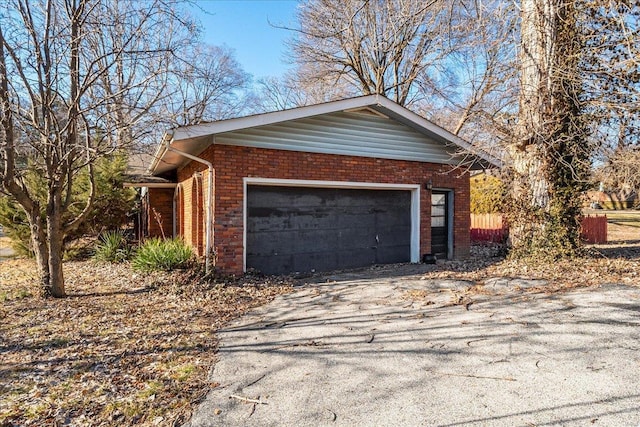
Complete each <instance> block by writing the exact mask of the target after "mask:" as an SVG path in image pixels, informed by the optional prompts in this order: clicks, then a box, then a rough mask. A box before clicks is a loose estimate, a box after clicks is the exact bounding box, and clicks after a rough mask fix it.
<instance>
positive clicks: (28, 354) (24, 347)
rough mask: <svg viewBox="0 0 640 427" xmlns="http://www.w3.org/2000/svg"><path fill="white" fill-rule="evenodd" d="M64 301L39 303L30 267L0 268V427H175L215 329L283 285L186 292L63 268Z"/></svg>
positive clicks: (110, 272) (188, 282)
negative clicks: (171, 426) (64, 426)
mask: <svg viewBox="0 0 640 427" xmlns="http://www.w3.org/2000/svg"><path fill="white" fill-rule="evenodd" d="M65 274H66V277H67V291H68V293H69V297H68V298H66V299H62V300H53V299H41V298H39V297H37V295H38V292H37V288H36V286H35V283H36V277H35V274H34V265H33V262H32V261H30V260H24V259H13V260H7V261H3V262H2V264H0V395H1V396H2V399H0V425H2V426H10V425H16V426H17V425H20V426H23V425H38V426H39V425H74V426H83V425H87V426H94V425H132V424H137V425H174V424H175V423H180V422H183V421H185V420H186V419H188V417H189V414H190V411H191V408H192V406H193V404H194V403H195V402H196V401H197V400H198V399H199V398H200V397H201V396H202V395H203V394H204V393H205V392H206V390H208V388H209V386H210V385H209V384H208V382H207V374H208V370H209V368H210V367H211V365H212V364H213V362H214V357H215V349H216V344H217V341H216V337H215V331H216V329H217V328H219V327H220V326H222V325H223V324H225V323H226V322H227V321H229V320H230V319H232V318H234V317H237V316H240V315H241V314H243V313H244V312H246V311H247V310H249V309H251V308H252V307H255V306H257V305H260V304H264V303H265V302H267V301H270V300H271V299H272V298H273V297H274V296H275V295H277V294H280V293H283V292H288V291H289V290H290V289H291V287H290V285H289V284H287V283H284V282H282V283H270V282H264V281H245V282H244V283H240V282H237V281H235V282H233V283H228V284H226V285H223V284H215V285H203V284H200V285H198V284H194V280H193V277H190V276H189V275H187V274H184V273H182V274H172V275H168V274H162V275H160V274H158V275H144V276H142V275H138V274H135V273H133V272H132V271H131V270H130V269H129V267H128V266H126V265H111V264H96V263H93V262H70V263H66V265H65Z"/></svg>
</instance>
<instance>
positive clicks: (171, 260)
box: [131, 238, 193, 271]
mask: <svg viewBox="0 0 640 427" xmlns="http://www.w3.org/2000/svg"><path fill="white" fill-rule="evenodd" d="M192 260H193V250H192V249H191V247H189V246H188V245H187V244H185V243H184V242H183V241H182V240H180V239H166V240H165V239H159V238H152V239H149V240H146V241H145V242H144V243H143V244H142V246H140V247H139V248H138V250H137V251H136V254H135V256H134V257H133V260H132V261H131V264H132V266H133V268H134V269H135V270H138V271H171V270H176V269H180V268H186V267H188V266H189V264H190V263H191V261H192Z"/></svg>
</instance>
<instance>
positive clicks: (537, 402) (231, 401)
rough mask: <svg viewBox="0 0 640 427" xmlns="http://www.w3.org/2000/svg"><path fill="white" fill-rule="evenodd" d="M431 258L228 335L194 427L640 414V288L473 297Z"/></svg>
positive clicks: (320, 290) (312, 290) (553, 421)
mask: <svg viewBox="0 0 640 427" xmlns="http://www.w3.org/2000/svg"><path fill="white" fill-rule="evenodd" d="M417 267H420V266H400V267H398V268H397V269H395V271H389V272H388V273H385V274H371V273H370V272H351V273H345V274H342V275H328V276H324V277H322V278H318V279H317V280H315V283H314V284H310V285H306V286H304V287H302V288H301V289H300V290H299V291H297V292H295V293H293V294H290V295H285V296H281V297H278V298H277V299H276V300H275V301H273V302H272V303H270V304H268V305H266V306H264V307H261V308H260V309H259V310H258V311H256V312H254V313H253V314H252V315H250V316H246V317H244V318H243V319H241V320H239V321H238V322H236V323H234V324H232V325H230V326H229V327H228V328H226V329H225V330H223V331H221V332H220V334H219V337H220V340H221V343H220V349H219V354H218V357H219V361H218V363H217V364H216V365H215V366H214V368H213V370H212V373H211V380H212V382H214V383H216V384H218V385H217V387H215V388H213V389H212V391H211V392H210V393H209V395H208V396H207V398H206V400H205V401H204V402H203V403H202V404H201V406H200V407H199V408H198V409H197V411H196V412H195V413H194V416H193V418H192V420H191V425H193V426H209V425H256V426H258V425H259V426H269V425H273V426H276V425H278V426H279V425H296V426H303V425H314V426H315V425H336V426H392V425H398V426H413V425H429V426H431V425H441V426H458V425H492V426H493V425H504V426H512V425H557V424H561V425H638V424H639V423H640V410H639V409H638V408H640V393H639V392H638V388H637V377H638V374H639V373H640V352H639V350H640V328H639V326H640V309H639V307H640V306H639V304H638V301H640V299H639V298H640V289H638V288H630V287H623V286H615V285H610V286H603V287H601V288H583V289H579V290H573V291H571V292H567V293H557V294H554V295H545V294H535V293H529V292H525V291H515V288H516V284H515V283H514V284H513V286H511V287H509V284H508V283H507V284H506V285H505V286H502V287H501V288H500V292H496V291H494V292H488V291H487V292H480V293H478V292H475V293H469V292H468V290H469V288H470V286H471V285H472V283H469V282H464V281H455V280H432V279H429V280H426V279H422V275H421V274H420V273H421V271H420V270H419V269H418V270H416V268H417ZM421 268H424V267H421ZM505 280H507V279H505ZM518 283H519V284H520V285H521V284H522V281H520V282H518ZM416 295H417V296H419V297H416ZM461 298H463V299H466V300H465V301H467V303H466V304H464V303H461Z"/></svg>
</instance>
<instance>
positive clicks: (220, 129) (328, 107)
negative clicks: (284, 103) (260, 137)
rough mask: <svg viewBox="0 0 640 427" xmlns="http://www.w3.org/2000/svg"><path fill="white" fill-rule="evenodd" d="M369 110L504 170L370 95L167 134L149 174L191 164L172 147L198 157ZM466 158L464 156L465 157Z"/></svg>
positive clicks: (480, 165)
mask: <svg viewBox="0 0 640 427" xmlns="http://www.w3.org/2000/svg"><path fill="white" fill-rule="evenodd" d="M358 110H368V112H370V113H373V114H377V115H379V116H380V117H385V118H391V119H393V120H396V121H398V122H400V123H403V124H405V125H407V126H409V127H411V128H413V129H414V130H416V131H417V132H420V133H422V134H423V135H425V136H427V137H429V138H431V139H434V140H436V141H439V142H441V143H442V144H444V145H446V146H448V147H450V148H456V149H458V150H464V151H466V152H468V153H470V154H471V155H472V156H474V159H473V160H472V161H467V164H466V167H470V168H471V169H487V168H492V167H497V168H500V167H502V162H501V161H500V160H498V159H496V158H494V157H492V156H491V155H489V154H487V153H484V152H482V151H481V150H478V149H476V148H475V147H474V146H473V145H472V144H470V143H468V142H467V141H465V140H463V139H462V138H460V137H458V136H456V135H454V134H452V133H450V132H448V131H447V130H445V129H443V128H441V127H439V126H437V125H435V124H434V123H431V122H430V121H428V120H427V119H425V118H423V117H421V116H420V115H418V114H416V113H413V112H412V111H410V110H408V109H407V108H405V107H402V106H400V105H399V104H396V103H395V102H393V101H391V100H390V99H388V98H385V97H384V96H380V95H367V96H362V97H358V98H350V99H345V100H340V101H332V102H327V103H323V104H316V105H310V106H304V107H298V108H293V109H289V110H282V111H275V112H270V113H264V114H258V115H252V116H246V117H238V118H234V119H228V120H221V121H217V122H211V123H204V124H199V125H193V126H184V127H180V128H176V129H173V130H171V131H168V132H167V133H165V135H164V137H163V139H162V142H161V144H160V145H159V147H158V149H157V150H156V153H155V155H154V160H153V163H152V164H151V166H150V168H149V173H151V174H153V175H158V174H161V173H164V172H167V171H169V170H172V169H177V168H179V167H181V166H183V165H184V164H185V163H187V162H188V159H185V158H184V157H180V156H177V155H175V154H174V153H172V152H171V151H170V150H168V149H167V147H168V146H169V145H170V146H172V147H174V148H176V149H178V150H180V151H183V152H186V153H189V154H191V155H195V156H197V155H199V154H200V153H201V152H202V151H204V150H205V149H206V148H207V147H208V146H210V145H211V144H213V143H214V141H215V135H219V134H223V133H228V132H233V131H238V130H243V129H249V128H255V127H260V126H267V125H272V124H277V123H281V122H287V121H293V120H297V119H304V118H308V117H313V116H319V115H323V114H330V113H336V112H341V111H342V112H354V111H355V112H357V111H358ZM463 157H464V156H463Z"/></svg>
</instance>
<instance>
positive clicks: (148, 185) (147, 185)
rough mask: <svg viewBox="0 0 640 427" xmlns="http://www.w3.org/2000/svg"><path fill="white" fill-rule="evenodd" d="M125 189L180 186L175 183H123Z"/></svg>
mask: <svg viewBox="0 0 640 427" xmlns="http://www.w3.org/2000/svg"><path fill="white" fill-rule="evenodd" d="M122 186H123V187H125V188H138V187H141V188H175V187H177V186H178V184H177V183H175V182H123V183H122Z"/></svg>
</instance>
